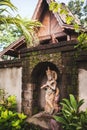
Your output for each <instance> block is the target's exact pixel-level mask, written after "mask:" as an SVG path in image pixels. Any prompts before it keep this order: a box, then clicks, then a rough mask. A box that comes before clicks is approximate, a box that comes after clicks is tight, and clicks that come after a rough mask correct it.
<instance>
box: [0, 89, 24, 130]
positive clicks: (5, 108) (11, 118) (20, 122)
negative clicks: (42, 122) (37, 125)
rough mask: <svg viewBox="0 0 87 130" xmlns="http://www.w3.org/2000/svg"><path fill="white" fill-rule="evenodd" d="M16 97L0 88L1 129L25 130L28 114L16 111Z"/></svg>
mask: <svg viewBox="0 0 87 130" xmlns="http://www.w3.org/2000/svg"><path fill="white" fill-rule="evenodd" d="M16 105H17V103H16V97H15V96H8V97H6V93H5V91H4V90H2V89H0V130H5V129H6V130H24V127H25V124H26V123H25V119H26V115H24V114H23V113H18V112H16Z"/></svg>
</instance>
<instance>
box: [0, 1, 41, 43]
mask: <svg viewBox="0 0 87 130" xmlns="http://www.w3.org/2000/svg"><path fill="white" fill-rule="evenodd" d="M8 8H10V9H11V10H12V11H15V10H17V8H16V7H15V6H14V5H13V4H12V3H11V1H10V0H0V29H1V26H2V25H6V26H8V25H15V26H16V27H17V30H19V32H21V34H23V35H24V36H25V38H26V40H27V41H28V42H29V44H30V45H32V43H33V40H35V37H34V36H33V34H34V33H35V30H36V28H38V27H39V26H41V24H40V23H39V22H38V21H32V20H28V19H23V18H21V17H20V16H19V15H17V16H16V17H14V16H12V15H11V14H10V12H9V9H8ZM5 30H6V28H5ZM0 31H1V33H2V30H0Z"/></svg>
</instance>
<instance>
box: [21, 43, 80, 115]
mask: <svg viewBox="0 0 87 130" xmlns="http://www.w3.org/2000/svg"><path fill="white" fill-rule="evenodd" d="M73 43H74V42H73ZM65 45H66V43H63V44H62V45H58V44H57V45H50V46H44V47H40V48H38V47H37V48H33V49H32V48H31V49H27V50H23V51H22V52H21V59H22V65H23V79H22V83H23V84H22V89H23V93H22V100H23V102H22V103H23V104H22V105H23V107H22V108H23V111H24V112H25V113H26V114H28V115H32V114H35V113H38V112H40V111H41V110H43V106H44V104H45V103H44V100H45V99H44V98H43V97H45V92H44V91H43V92H42V91H41V90H40V87H41V85H43V84H44V83H45V82H46V80H47V79H46V75H45V72H46V70H47V67H48V66H49V67H50V68H51V69H52V70H55V71H56V72H57V75H58V87H59V89H60V100H61V99H62V98H64V97H68V95H69V93H73V94H74V95H76V96H77V94H78V86H77V64H76V61H75V59H74V51H73V44H71V43H69V44H67V45H66V46H65ZM74 90H76V91H74ZM41 95H42V96H41ZM41 103H42V104H41Z"/></svg>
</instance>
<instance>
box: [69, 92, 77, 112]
mask: <svg viewBox="0 0 87 130" xmlns="http://www.w3.org/2000/svg"><path fill="white" fill-rule="evenodd" d="M70 103H71V105H72V107H73V109H74V111H75V112H77V101H76V99H75V97H74V96H73V95H72V94H70Z"/></svg>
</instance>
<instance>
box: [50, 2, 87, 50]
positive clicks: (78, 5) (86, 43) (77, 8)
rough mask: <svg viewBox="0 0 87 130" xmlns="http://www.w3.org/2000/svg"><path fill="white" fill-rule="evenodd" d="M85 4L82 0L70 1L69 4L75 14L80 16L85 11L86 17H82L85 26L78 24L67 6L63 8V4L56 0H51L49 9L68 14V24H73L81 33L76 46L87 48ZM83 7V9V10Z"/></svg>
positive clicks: (86, 9) (86, 8) (86, 7)
mask: <svg viewBox="0 0 87 130" xmlns="http://www.w3.org/2000/svg"><path fill="white" fill-rule="evenodd" d="M72 3H73V4H72ZM83 4H84V1H82V0H80V1H79V0H75V2H74V1H73V0H72V1H71V2H70V3H69V5H68V6H69V8H70V10H71V11H72V13H74V15H75V13H76V14H77V15H78V16H79V17H80V16H83V12H84V16H83V18H84V19H81V20H82V21H83V24H82V25H83V27H82V26H81V25H78V23H77V22H76V20H75V18H74V17H72V16H71V15H70V14H69V13H68V9H67V7H66V8H63V6H62V4H60V3H57V2H54V1H51V3H50V6H49V9H50V10H52V11H53V12H59V13H60V14H64V15H65V16H66V17H65V18H66V23H67V24H72V25H73V27H74V29H75V31H76V32H77V33H78V34H79V36H78V41H79V43H78V45H77V46H75V47H76V48H79V49H84V50H85V49H87V33H86V31H87V30H86V25H87V15H86V14H87V6H86V5H85V6H84V7H83ZM71 6H72V8H71ZM82 7H83V8H82ZM73 8H74V9H73ZM82 9H83V11H82ZM82 21H81V22H82ZM84 21H85V22H84ZM84 27H85V28H84ZM84 37H85V39H84ZM81 38H82V39H81Z"/></svg>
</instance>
